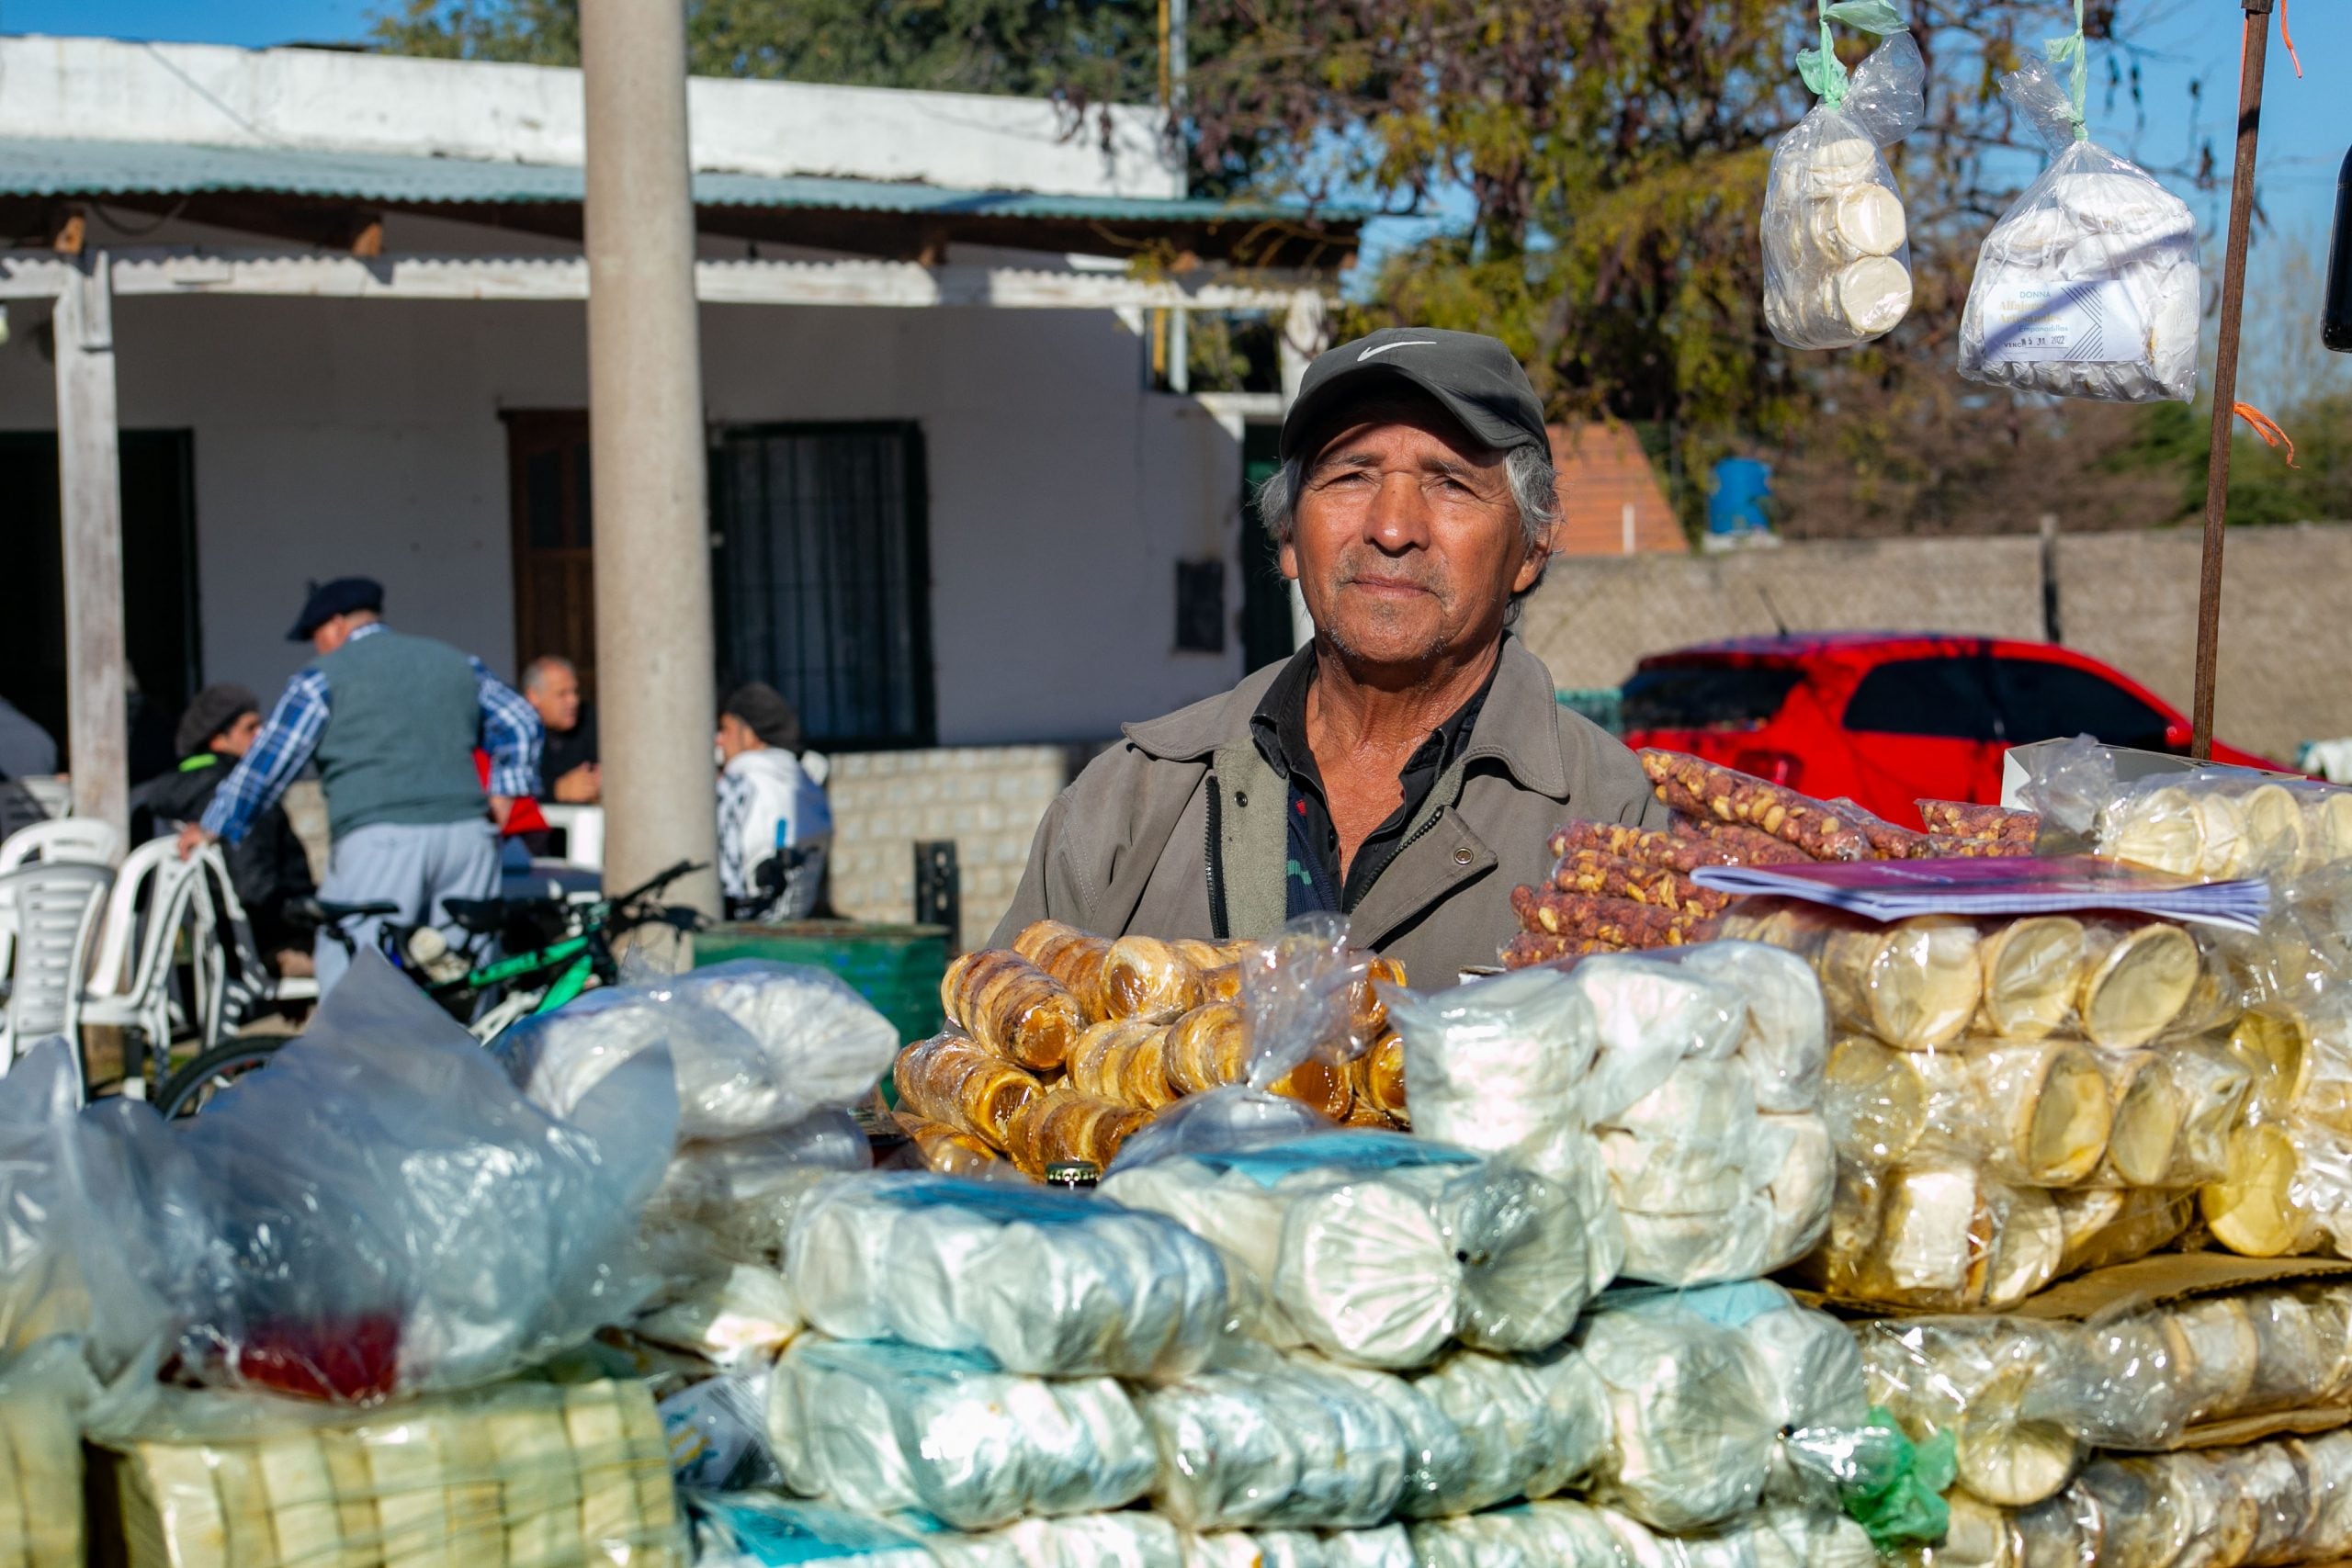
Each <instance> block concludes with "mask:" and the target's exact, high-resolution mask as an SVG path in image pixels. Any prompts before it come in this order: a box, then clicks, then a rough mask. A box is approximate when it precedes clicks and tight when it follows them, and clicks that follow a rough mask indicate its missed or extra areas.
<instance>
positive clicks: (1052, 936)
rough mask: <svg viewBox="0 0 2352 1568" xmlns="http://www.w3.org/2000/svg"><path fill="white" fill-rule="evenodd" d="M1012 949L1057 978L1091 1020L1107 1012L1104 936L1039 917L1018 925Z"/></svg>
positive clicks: (1108, 945) (1107, 950)
mask: <svg viewBox="0 0 2352 1568" xmlns="http://www.w3.org/2000/svg"><path fill="white" fill-rule="evenodd" d="M1012 951H1013V952H1015V953H1019V954H1020V955H1021V956H1022V957H1023V958H1025V959H1027V960H1028V961H1029V962H1030V963H1032V964H1035V965H1036V966H1037V967H1038V968H1040V969H1043V970H1044V971H1045V972H1046V974H1048V975H1051V976H1053V977H1054V978H1055V979H1057V980H1058V981H1060V982H1061V984H1062V986H1063V987H1064V988H1065V989H1067V990H1068V991H1069V994H1070V995H1071V996H1073V997H1076V998H1078V1005H1079V1009H1080V1011H1081V1012H1083V1013H1084V1014H1085V1015H1086V1018H1087V1020H1088V1021H1090V1022H1098V1023H1099V1022H1101V1021H1103V1019H1105V1018H1107V1017H1108V1016H1109V1014H1108V1013H1107V1012H1106V1011H1105V1010H1104V1007H1103V960H1104V959H1105V958H1107V957H1109V956H1110V953H1111V942H1110V940H1109V939H1108V938H1107V937H1099V936H1091V935H1089V934H1088V933H1087V932H1085V931H1080V930H1079V929H1078V928H1077V927H1076V926H1069V925H1064V924H1063V923H1062V922H1061V921H1059V920H1038V921H1036V922H1035V923H1034V924H1031V925H1027V926H1023V928H1022V929H1021V931H1020V933H1019V934H1018V935H1016V936H1015V937H1014V938H1013V939H1012Z"/></svg>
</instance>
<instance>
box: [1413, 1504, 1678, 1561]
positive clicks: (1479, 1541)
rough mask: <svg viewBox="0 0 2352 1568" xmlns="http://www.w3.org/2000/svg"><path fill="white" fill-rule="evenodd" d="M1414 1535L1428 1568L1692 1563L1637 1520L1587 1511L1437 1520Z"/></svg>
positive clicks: (1545, 1507)
mask: <svg viewBox="0 0 2352 1568" xmlns="http://www.w3.org/2000/svg"><path fill="white" fill-rule="evenodd" d="M1408 1533H1409V1534H1410V1535H1411V1537H1412V1543H1413V1554H1414V1557H1415V1559H1416V1561H1417V1562H1419V1564H1420V1565H1421V1568H1623V1565H1625V1564H1634V1565H1637V1568H1680V1564H1681V1563H1682V1562H1683V1561H1685V1560H1683V1559H1681V1558H1679V1557H1675V1556H1669V1555H1668V1554H1667V1553H1668V1551H1669V1548H1668V1546H1667V1544H1666V1543H1665V1542H1662V1541H1660V1540H1657V1538H1656V1537H1654V1536H1652V1535H1650V1533H1649V1532H1648V1531H1647V1530H1645V1529H1643V1528H1642V1526H1641V1525H1639V1524H1637V1523H1635V1522H1634V1520H1632V1519H1628V1518H1625V1517H1623V1515H1611V1514H1610V1513H1608V1512H1607V1511H1606V1510H1603V1509H1600V1508H1594V1507H1590V1506H1587V1505H1585V1504H1583V1503H1565V1502H1562V1503H1533V1504H1530V1505H1529V1506H1526V1507H1523V1508H1503V1509H1500V1510H1498V1511H1496V1512H1493V1513H1487V1514H1469V1515H1464V1516H1463V1517H1459V1518H1446V1519H1430V1520H1426V1521H1424V1522H1422V1523H1419V1524H1415V1525H1412V1526H1410V1527H1408ZM1629 1536H1637V1537H1638V1538H1639V1540H1638V1541H1636V1540H1630V1539H1628V1538H1629Z"/></svg>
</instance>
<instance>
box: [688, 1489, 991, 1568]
mask: <svg viewBox="0 0 2352 1568" xmlns="http://www.w3.org/2000/svg"><path fill="white" fill-rule="evenodd" d="M686 1506H687V1511H688V1513H689V1515H690V1516H691V1517H692V1518H693V1520H694V1534H695V1558H694V1560H695V1562H696V1563H698V1564H702V1565H704V1568H803V1565H804V1564H814V1563H828V1562H830V1563H840V1564H844V1565H846V1564H854V1565H855V1568H939V1565H940V1559H939V1558H938V1556H937V1555H935V1554H934V1553H933V1551H931V1549H930V1548H929V1547H928V1546H926V1545H925V1544H924V1540H923V1537H922V1535H920V1534H919V1533H917V1532H916V1531H915V1530H914V1529H910V1528H909V1527H907V1526H905V1525H900V1524H893V1523H890V1522H888V1521H886V1520H883V1519H876V1518H871V1517H867V1516H866V1515H864V1514H854V1513H851V1512H850V1511H849V1510H847V1509H845V1508H836V1507H831V1506H827V1505H825V1504H821V1503H802V1502H796V1501H794V1500H792V1499H789V1498H786V1497H779V1496H775V1495H771V1494H768V1493H764V1492H693V1493H689V1494H687V1495H686ZM998 1561H1001V1560H993V1559H985V1558H984V1559H982V1560H981V1562H982V1563H984V1564H986V1568H996V1562H998Z"/></svg>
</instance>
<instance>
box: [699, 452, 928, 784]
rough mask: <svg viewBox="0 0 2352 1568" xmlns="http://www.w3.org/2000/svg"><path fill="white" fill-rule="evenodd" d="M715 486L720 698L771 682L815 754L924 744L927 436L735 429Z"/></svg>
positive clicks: (717, 461)
mask: <svg viewBox="0 0 2352 1568" xmlns="http://www.w3.org/2000/svg"><path fill="white" fill-rule="evenodd" d="M711 484H712V491H713V496H712V514H713V518H714V521H715V524H716V532H717V534H718V540H717V542H716V547H715V549H714V552H713V570H714V571H715V573H716V578H715V582H714V591H715V592H714V597H715V600H716V604H717V609H718V664H719V669H718V676H719V688H720V695H721V696H724V695H725V694H726V693H727V691H728V690H729V689H731V688H732V687H733V686H735V685H737V684H739V683H741V682H745V681H765V682H768V683H769V684H770V685H772V686H774V687H775V689H776V690H777V691H779V692H782V693H783V694H785V695H786V697H787V698H789V699H790V700H791V702H792V705H793V706H794V707H796V708H797V709H799V711H800V723H801V728H803V730H805V731H806V732H807V734H808V737H809V744H810V745H812V746H815V747H818V748H819V749H820V750H871V749H880V748H887V747H894V746H925V745H929V744H931V742H932V740H933V736H934V733H935V726H934V718H933V705H932V666H931V612H930V570H929V566H928V562H927V559H926V551H925V533H926V513H927V511H928V502H927V500H926V497H925V494H924V488H923V466H922V434H921V432H920V431H919V430H918V429H917V428H916V427H915V426H914V425H912V424H909V423H873V424H768V425H749V426H736V427H733V428H730V429H727V430H724V431H722V432H721V433H720V434H719V436H718V444H717V446H715V448H714V449H713V451H712V454H711Z"/></svg>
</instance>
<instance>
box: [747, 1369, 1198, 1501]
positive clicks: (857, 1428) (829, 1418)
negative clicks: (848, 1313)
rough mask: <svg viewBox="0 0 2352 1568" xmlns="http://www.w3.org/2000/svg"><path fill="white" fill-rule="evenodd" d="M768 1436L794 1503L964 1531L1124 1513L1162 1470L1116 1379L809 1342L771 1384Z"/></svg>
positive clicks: (1146, 1434)
mask: <svg viewBox="0 0 2352 1568" xmlns="http://www.w3.org/2000/svg"><path fill="white" fill-rule="evenodd" d="M768 1437H769V1441H770V1445H771V1447H772V1449H773V1451H774V1452H775V1459H776V1465H777V1468H778V1469H779V1470H781V1471H782V1472H783V1473H784V1478H785V1483H786V1485H787V1486H789V1487H790V1488H791V1489H792V1490H794V1491H796V1492H799V1493H802V1494H804V1495H809V1496H812V1497H824V1498H827V1499H829V1500H831V1501H833V1502H836V1503H841V1504H844V1505H846V1506H850V1507H854V1508H857V1509H860V1510H862V1511H865V1512H867V1513H876V1514H888V1513H895V1512H898V1511H899V1510H901V1509H921V1510H922V1511H924V1512H926V1513H929V1514H931V1515H933V1517H937V1518H939V1519H941V1520H944V1522H946V1523H947V1524H949V1525H952V1526H954V1527H955V1528H956V1529H966V1530H978V1529H993V1528H995V1527H997V1526H1000V1525H1005V1524H1010V1523H1011V1522H1012V1521H1013V1520H1015V1519H1018V1518H1021V1517H1024V1516H1027V1515H1033V1514H1035V1515H1051V1514H1086V1513H1094V1512H1098V1511H1101V1510H1103V1509H1108V1508H1118V1507H1124V1506H1125V1505H1127V1504H1128V1503H1131V1502H1133V1501H1134V1500H1135V1499H1136V1498H1137V1497H1140V1496H1141V1495H1143V1494H1144V1492H1145V1491H1146V1489H1148V1487H1149V1486H1150V1484H1151V1482H1152V1477H1153V1475H1154V1473H1155V1472H1156V1471H1157V1469H1158V1464H1159V1460H1158V1456H1157V1455H1156V1454H1155V1453H1154V1452H1153V1450H1152V1446H1151V1438H1150V1436H1149V1434H1148V1433H1147V1432H1146V1431H1145V1430H1144V1426H1143V1422H1142V1420H1141V1418H1139V1417H1138V1416H1136V1411H1135V1406H1134V1405H1132V1404H1129V1403H1128V1400H1127V1396H1126V1394H1125V1392H1124V1391H1123V1390H1122V1389H1121V1388H1120V1386H1119V1385H1118V1383H1117V1382H1114V1381H1113V1380H1111V1379H1109V1378H1069V1379H1056V1380H1052V1381H1048V1380H1046V1379H1043V1378H1034V1377H1023V1376H1020V1375H1018V1374H1016V1373H1012V1372H1005V1371H999V1370H997V1368H996V1367H995V1366H994V1364H993V1363H991V1362H989V1361H988V1360H987V1359H984V1358H981V1357H977V1356H969V1355H961V1354H956V1353H955V1352H951V1351H944V1350H926V1349H922V1348H917V1347H914V1346H910V1345H899V1344H893V1343H890V1342H888V1341H872V1340H867V1341H857V1340H834V1339H825V1338H821V1337H815V1336H809V1337H803V1338H802V1339H801V1340H800V1341H799V1342H798V1343H797V1344H795V1345H794V1346H793V1347H792V1348H790V1349H788V1350H787V1351H786V1352H785V1355H784V1359H782V1360H780V1361H778V1362H777V1363H776V1367H775V1372H774V1374H773V1375H772V1376H771V1377H770V1379H769V1382H768Z"/></svg>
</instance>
